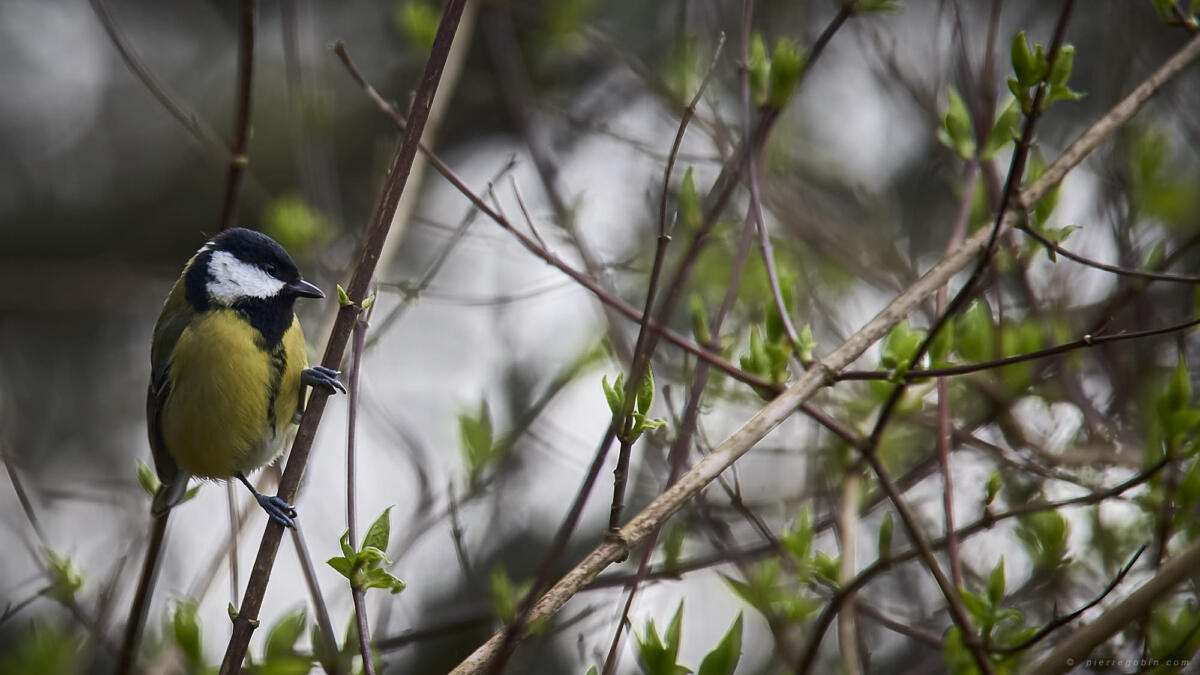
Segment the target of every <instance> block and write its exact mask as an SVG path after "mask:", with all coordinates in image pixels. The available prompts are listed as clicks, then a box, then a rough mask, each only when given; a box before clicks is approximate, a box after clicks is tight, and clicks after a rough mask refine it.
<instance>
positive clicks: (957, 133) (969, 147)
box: [938, 87, 975, 159]
mask: <svg viewBox="0 0 1200 675" xmlns="http://www.w3.org/2000/svg"><path fill="white" fill-rule="evenodd" d="M946 94H947V99H948V102H947V105H946V114H945V115H944V116H943V118H942V126H941V127H940V128H939V129H938V139H939V140H941V142H942V143H943V144H945V145H946V147H948V148H950V149H951V150H953V151H954V152H955V153H957V154H958V156H959V157H961V158H963V159H971V158H972V157H974V156H975V134H974V132H973V131H972V130H971V113H970V112H968V111H967V104H966V103H964V102H963V100H962V97H961V96H959V94H958V90H957V89H955V88H954V87H949V88H948V89H947V92H946Z"/></svg>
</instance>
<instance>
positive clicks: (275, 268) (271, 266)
mask: <svg viewBox="0 0 1200 675" xmlns="http://www.w3.org/2000/svg"><path fill="white" fill-rule="evenodd" d="M263 269H264V270H266V272H267V274H270V275H271V276H273V277H277V276H279V265H276V264H275V263H267V264H266V265H263Z"/></svg>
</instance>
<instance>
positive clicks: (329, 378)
mask: <svg viewBox="0 0 1200 675" xmlns="http://www.w3.org/2000/svg"><path fill="white" fill-rule="evenodd" d="M338 375H341V372H340V371H337V370H333V369H332V368H326V367H324V366H313V367H312V368H308V369H306V370H304V371H303V372H301V373H300V382H301V383H302V384H307V385H308V386H310V387H312V388H314V389H318V388H319V389H322V390H324V391H325V393H327V394H336V393H337V392H339V391H340V392H342V393H343V394H344V393H346V386H345V385H343V384H342V383H341V382H339V381H338V379H337V376H338Z"/></svg>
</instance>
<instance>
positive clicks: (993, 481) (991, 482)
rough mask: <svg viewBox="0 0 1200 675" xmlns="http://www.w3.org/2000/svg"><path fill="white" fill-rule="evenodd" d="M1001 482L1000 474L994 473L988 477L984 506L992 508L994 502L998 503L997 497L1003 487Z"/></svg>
mask: <svg viewBox="0 0 1200 675" xmlns="http://www.w3.org/2000/svg"><path fill="white" fill-rule="evenodd" d="M1001 480H1002V479H1001V478H1000V474H999V473H993V474H992V475H991V476H990V477H988V482H987V488H986V494H985V495H984V499H983V503H984V504H986V505H989V506H990V505H991V503H992V502H994V501H996V495H998V494H1000V488H1001V487H1003V483H1002V482H1001Z"/></svg>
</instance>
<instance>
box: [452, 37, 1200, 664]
mask: <svg viewBox="0 0 1200 675" xmlns="http://www.w3.org/2000/svg"><path fill="white" fill-rule="evenodd" d="M1197 56H1200V37H1198V38H1194V39H1192V40H1191V41H1190V42H1189V43H1188V44H1187V45H1186V46H1184V48H1183V49H1181V50H1180V51H1179V52H1178V53H1176V54H1175V55H1174V56H1172V57H1171V58H1170V59H1168V60H1167V61H1166V62H1165V63H1164V64H1163V65H1162V66H1161V67H1160V68H1159V69H1158V70H1156V71H1155V72H1154V73H1153V74H1151V75H1150V76H1149V77H1148V78H1147V79H1146V80H1145V81H1144V82H1143V83H1142V84H1141V85H1139V86H1138V87H1137V88H1136V89H1135V90H1134V91H1133V92H1132V93H1131V94H1129V95H1128V96H1127V97H1126V98H1125V99H1123V100H1122V101H1121V102H1120V103H1118V104H1117V105H1116V106H1115V107H1113V109H1112V110H1110V111H1109V112H1108V113H1107V114H1106V115H1105V116H1104V117H1102V118H1101V119H1100V120H1099V121H1098V122H1096V123H1095V124H1094V125H1093V126H1092V127H1091V128H1089V129H1088V130H1087V131H1086V132H1085V133H1084V134H1083V135H1082V136H1080V138H1079V139H1078V140H1076V141H1075V142H1074V143H1072V144H1071V146H1070V147H1069V148H1067V150H1066V151H1065V152H1064V153H1063V154H1062V156H1060V157H1059V158H1058V160H1056V161H1055V162H1054V164H1052V165H1051V166H1050V167H1049V168H1048V169H1047V170H1046V172H1045V173H1044V174H1042V176H1041V177H1040V178H1039V179H1038V180H1037V181H1035V182H1034V183H1033V185H1031V186H1030V187H1029V188H1028V189H1027V190H1025V191H1024V192H1022V193H1021V195H1020V197H1019V201H1020V204H1021V205H1022V206H1024V207H1028V206H1029V205H1033V204H1036V203H1037V202H1038V201H1040V200H1041V199H1042V197H1044V196H1045V195H1046V193H1047V192H1048V191H1049V190H1050V189H1051V188H1052V187H1054V186H1055V185H1056V184H1058V183H1059V182H1061V181H1062V179H1063V177H1064V176H1066V174H1067V172H1068V171H1070V170H1071V169H1072V168H1074V167H1075V166H1076V165H1078V164H1079V162H1081V161H1082V160H1083V158H1084V157H1086V156H1087V154H1088V153H1090V152H1091V151H1092V150H1094V149H1095V148H1096V147H1097V146H1098V145H1099V144H1100V142H1101V141H1102V140H1103V139H1104V138H1106V137H1107V136H1108V135H1110V134H1111V133H1112V132H1113V131H1115V130H1116V129H1117V128H1119V127H1120V126H1121V125H1123V124H1124V123H1125V122H1127V121H1128V120H1129V119H1130V118H1131V117H1133V115H1134V113H1136V112H1137V110H1138V109H1139V108H1140V107H1141V106H1142V104H1144V103H1145V102H1146V101H1147V100H1148V99H1149V98H1150V97H1151V96H1152V95H1153V94H1154V93H1155V92H1156V91H1157V90H1158V89H1160V88H1161V87H1162V86H1163V84H1165V83H1166V82H1167V81H1169V80H1170V79H1171V78H1172V77H1173V76H1174V75H1176V74H1178V73H1179V71H1180V70H1182V69H1183V68H1184V67H1185V66H1187V65H1188V64H1189V63H1190V62H1191V61H1193V60H1195V59H1196V57H1197ZM1015 220H1016V216H1015V214H1013V215H1010V216H1008V217H1007V218H1005V220H1004V223H1003V224H1002V227H1003V228H1008V227H1011V226H1012V224H1013V223H1014V222H1015ZM990 234H991V231H990V230H989V229H983V230H980V231H978V232H976V233H975V235H973V236H972V237H970V238H969V239H967V240H966V241H965V242H964V243H963V245H962V246H961V247H959V248H958V249H957V250H956V251H954V252H952V253H951V254H949V255H947V256H946V257H945V258H943V259H942V261H941V262H939V263H938V264H937V265H935V266H934V267H933V268H932V269H930V270H929V271H928V272H926V273H925V274H924V275H923V276H922V277H921V278H920V279H918V280H917V281H916V282H915V283H913V284H912V285H911V286H909V287H908V288H907V289H905V290H904V291H903V292H902V293H901V294H900V295H899V296H897V297H896V298H895V299H894V300H893V301H892V302H891V303H890V304H888V306H887V307H885V308H884V309H883V311H881V312H880V313H879V314H878V315H877V316H875V318H873V319H871V321H869V322H868V323H867V324H866V325H865V326H864V327H863V328H862V329H861V330H859V331H858V332H857V333H855V334H854V335H852V336H851V337H850V338H849V339H848V340H847V341H846V342H845V343H844V344H842V346H840V347H838V348H837V349H836V350H834V351H833V352H832V353H830V354H829V355H828V356H826V357H825V358H824V359H822V360H820V361H819V362H817V363H814V364H813V367H812V368H810V369H809V370H808V371H807V372H805V373H804V375H803V376H801V377H800V378H799V379H798V380H796V381H795V382H794V383H792V384H791V385H790V386H789V387H788V388H787V389H786V390H785V391H784V392H783V393H781V394H780V395H779V396H778V397H776V398H775V399H774V400H772V401H771V402H770V403H768V404H767V405H766V406H765V407H764V408H762V409H761V410H759V411H758V413H756V414H755V415H754V416H753V417H751V418H750V420H749V421H747V422H746V424H745V425H743V426H742V427H741V428H740V429H738V430H737V431H735V432H734V433H733V435H732V436H730V437H729V438H728V439H726V440H725V441H724V442H723V443H721V444H720V445H719V446H718V447H717V448H716V449H715V450H713V452H712V453H710V454H709V455H708V456H706V457H705V458H704V459H702V460H701V461H700V462H698V463H697V464H696V465H695V466H694V467H693V468H692V469H691V470H690V471H688V472H687V473H685V474H684V475H683V476H682V477H680V479H679V481H678V482H677V483H675V484H674V485H672V486H671V487H670V488H668V489H667V490H666V491H665V492H663V494H661V495H660V496H659V497H658V498H657V499H655V500H654V501H653V502H651V503H650V504H649V505H648V506H647V507H646V508H645V509H644V510H643V511H642V512H641V513H639V514H638V515H637V516H635V517H634V518H633V519H632V520H631V521H629V523H628V524H626V525H625V526H624V527H622V528H621V529H620V531H619V535H620V536H619V540H618V539H610V540H608V541H605V542H604V543H603V544H601V545H600V546H598V547H597V548H596V549H594V550H593V551H592V552H591V553H590V554H589V555H588V556H587V557H586V558H584V559H583V560H582V561H581V562H580V563H579V564H578V565H576V566H575V568H574V569H572V570H571V571H569V572H568V573H567V574H566V575H565V576H564V577H563V578H562V579H560V580H559V581H558V583H556V584H555V585H554V586H553V587H552V588H551V589H550V590H549V591H547V592H546V594H545V595H543V596H542V597H541V599H539V600H538V602H537V604H536V605H535V606H534V609H533V612H532V613H531V614H530V619H531V621H539V620H543V619H547V618H549V617H550V616H552V615H553V614H554V613H555V612H557V611H558V610H559V609H561V608H562V606H563V605H565V604H566V603H567V601H568V600H570V599H571V597H573V596H574V595H575V594H576V593H577V592H579V591H580V590H581V589H582V588H583V587H584V586H586V585H587V584H588V583H590V582H591V581H592V580H593V579H595V578H596V576H597V575H598V574H599V573H600V572H601V571H602V570H604V569H605V568H606V567H608V566H609V565H611V564H612V563H613V562H616V561H617V560H620V559H622V558H624V557H625V556H626V555H627V554H628V547H629V546H632V545H633V544H636V543H638V542H640V541H641V540H642V539H643V538H645V537H646V536H647V535H649V534H650V533H651V532H652V531H654V529H655V528H656V527H658V526H660V525H661V524H662V523H663V522H665V521H666V519H667V518H669V517H670V516H671V514H673V513H674V512H675V511H676V510H678V509H679V508H680V507H681V506H682V505H683V504H684V503H686V502H687V501H688V500H689V499H691V498H692V497H695V496H696V495H697V494H698V493H699V492H700V491H701V490H702V489H704V487H705V486H706V485H708V483H710V482H712V481H713V480H715V479H716V477H717V476H719V475H720V474H721V472H723V471H724V470H725V469H727V468H729V466H730V465H732V464H733V463H734V462H735V461H736V460H737V459H738V458H739V457H741V456H742V455H744V454H746V452H748V451H749V450H750V448H752V447H753V446H754V445H755V444H756V443H758V441H760V440H761V439H762V438H763V437H764V436H766V435H767V433H768V432H770V431H771V430H772V429H774V428H775V427H776V426H778V425H779V424H780V423H781V422H782V421H783V420H785V419H786V418H787V417H789V416H790V415H791V414H792V412H793V411H794V410H796V408H797V407H799V406H800V405H801V404H803V403H805V402H807V401H808V400H809V399H810V398H811V397H812V396H813V395H814V394H815V393H816V392H817V391H818V390H819V389H821V388H822V387H824V386H825V385H827V384H828V383H829V382H830V381H831V380H832V376H833V374H834V373H836V372H838V371H840V370H842V369H843V368H846V367H847V366H849V365H850V364H851V363H853V362H854V360H855V359H857V358H858V357H859V356H860V355H861V354H862V353H863V352H864V351H866V350H867V348H868V347H870V346H871V345H872V344H874V343H875V342H876V341H878V340H879V339H881V338H882V337H883V336H885V335H886V334H887V333H888V331H890V330H891V329H892V327H893V326H895V325H896V324H897V323H899V322H900V321H901V320H902V319H903V318H904V317H906V316H908V314H909V313H910V312H912V310H913V309H914V308H916V307H917V305H918V304H919V303H921V302H922V301H923V300H924V299H925V298H927V297H928V296H930V295H932V294H933V293H934V292H935V291H936V290H937V289H938V288H939V287H941V286H942V285H944V284H946V283H947V282H949V281H950V279H951V278H952V277H953V276H954V275H955V274H957V273H958V272H959V271H960V270H962V269H963V268H965V267H966V266H967V264H968V263H970V262H971V260H973V259H974V258H975V256H976V255H978V254H979V253H980V252H981V251H982V250H983V249H984V247H985V246H986V245H987V242H988V238H989V235H990ZM1189 552H1191V551H1189ZM1196 556H1197V557H1198V558H1200V545H1198V546H1197V552H1196ZM1181 557H1182V556H1181ZM1164 569H1165V568H1164ZM502 639H503V631H501V632H499V633H497V634H495V635H493V636H492V638H491V639H489V640H488V641H487V642H486V643H484V644H483V645H481V646H480V647H479V648H478V649H476V650H475V652H474V653H472V654H471V655H470V656H469V657H467V659H466V660H464V661H463V662H462V663H460V664H459V665H458V667H456V668H455V669H454V670H453V671H452V673H453V674H454V675H467V674H468V673H479V672H482V671H483V669H484V668H485V667H486V665H487V664H488V662H489V661H490V660H491V658H492V656H493V655H494V653H495V651H496V649H497V648H498V647H499V646H500V642H501V640H502Z"/></svg>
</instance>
